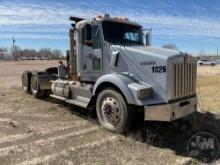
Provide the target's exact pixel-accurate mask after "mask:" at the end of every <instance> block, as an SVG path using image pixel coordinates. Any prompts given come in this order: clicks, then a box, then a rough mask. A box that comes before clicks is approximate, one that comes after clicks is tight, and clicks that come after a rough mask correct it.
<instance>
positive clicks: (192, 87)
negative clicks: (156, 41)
mask: <svg viewBox="0 0 220 165" xmlns="http://www.w3.org/2000/svg"><path fill="white" fill-rule="evenodd" d="M70 20H71V21H72V26H71V29H70V51H69V54H68V55H67V67H66V69H65V67H63V66H64V65H62V64H60V65H59V66H58V67H53V68H48V69H46V70H45V71H44V72H39V71H25V72H24V73H23V75H22V85H23V88H24V90H25V91H26V92H27V93H32V95H33V96H34V97H36V98H40V97H43V96H50V97H53V98H56V99H59V100H62V101H64V102H66V103H69V104H73V105H77V106H80V107H83V108H86V109H89V108H91V107H96V113H97V117H98V120H99V122H100V123H101V125H102V126H104V127H105V128H107V129H109V130H111V131H114V132H117V133H122V132H124V131H126V130H127V129H128V127H129V124H130V121H131V119H132V116H133V115H132V114H133V113H135V110H136V109H142V110H143V111H144V113H143V114H144V119H145V120H148V121H167V122H169V121H173V120H176V119H179V118H183V117H185V116H187V115H189V114H192V113H193V112H195V111H196V109H197V96H196V72H197V63H196V60H195V59H194V58H193V57H192V56H191V55H189V54H187V53H182V52H179V51H174V50H167V49H162V48H153V47H152V46H151V42H150V41H151V33H150V31H149V30H148V31H146V30H144V29H143V28H142V26H141V25H139V24H137V23H135V22H132V21H129V20H128V19H127V18H120V17H114V18H112V17H110V15H108V14H105V15H104V16H97V17H95V18H93V19H91V20H85V19H82V18H77V17H70Z"/></svg>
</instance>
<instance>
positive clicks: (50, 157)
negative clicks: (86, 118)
mask: <svg viewBox="0 0 220 165" xmlns="http://www.w3.org/2000/svg"><path fill="white" fill-rule="evenodd" d="M117 138H118V137H117V136H111V137H108V138H106V139H103V140H98V141H94V142H90V143H86V144H83V145H78V146H76V147H69V148H67V149H65V150H63V151H60V152H56V153H53V154H51V155H44V156H42V157H36V158H33V159H31V160H26V161H24V162H21V163H19V164H17V165H30V164H32V165H36V164H40V163H47V162H49V161H53V160H54V159H56V158H58V157H60V156H64V157H67V156H69V154H68V153H69V152H70V151H77V150H79V149H86V148H90V149H91V148H93V147H99V146H101V145H104V144H105V143H106V142H114V140H116V139H117Z"/></svg>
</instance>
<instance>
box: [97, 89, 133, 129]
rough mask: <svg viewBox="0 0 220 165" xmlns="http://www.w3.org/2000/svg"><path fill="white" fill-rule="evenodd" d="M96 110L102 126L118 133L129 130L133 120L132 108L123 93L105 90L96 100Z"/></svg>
mask: <svg viewBox="0 0 220 165" xmlns="http://www.w3.org/2000/svg"><path fill="white" fill-rule="evenodd" d="M96 111H97V116H98V119H99V122H100V124H101V125H102V126H104V127H105V128H107V129H108V130H111V131H113V132H117V133H123V132H125V131H127V130H128V128H129V125H130V122H131V108H130V107H129V106H128V105H127V103H126V101H125V100H124V98H123V97H122V95H121V94H120V93H119V92H117V91H115V90H113V89H107V90H103V91H102V92H101V93H100V94H99V95H98V98H97V101H96Z"/></svg>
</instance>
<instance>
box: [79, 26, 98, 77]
mask: <svg viewBox="0 0 220 165" xmlns="http://www.w3.org/2000/svg"><path fill="white" fill-rule="evenodd" d="M101 43H102V42H101V32H100V27H99V25H90V24H86V25H85V27H84V29H83V44H82V51H81V52H82V56H81V57H82V61H81V80H83V81H96V80H97V79H98V78H99V77H100V76H101V74H102V44H101Z"/></svg>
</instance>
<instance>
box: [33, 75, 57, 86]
mask: <svg viewBox="0 0 220 165" xmlns="http://www.w3.org/2000/svg"><path fill="white" fill-rule="evenodd" d="M32 76H36V77H37V78H38V81H39V86H40V89H41V90H50V89H51V80H54V77H53V76H52V75H49V74H47V73H46V72H39V71H32Z"/></svg>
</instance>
